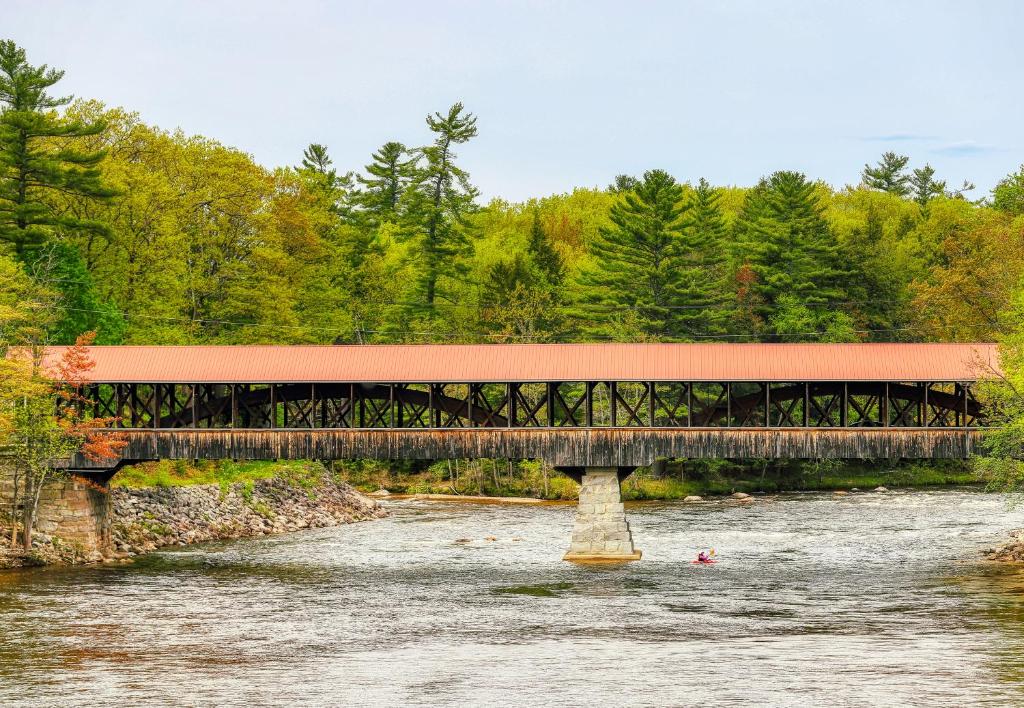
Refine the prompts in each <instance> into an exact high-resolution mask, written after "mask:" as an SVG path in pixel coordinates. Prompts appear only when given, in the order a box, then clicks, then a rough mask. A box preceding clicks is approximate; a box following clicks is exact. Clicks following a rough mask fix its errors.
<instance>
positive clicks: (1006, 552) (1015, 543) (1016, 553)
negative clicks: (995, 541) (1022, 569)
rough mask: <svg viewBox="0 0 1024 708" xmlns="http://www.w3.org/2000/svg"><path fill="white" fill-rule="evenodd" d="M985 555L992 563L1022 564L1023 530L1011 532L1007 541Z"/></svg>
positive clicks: (1023, 550)
mask: <svg viewBox="0 0 1024 708" xmlns="http://www.w3.org/2000/svg"><path fill="white" fill-rule="evenodd" d="M985 553H986V557H987V558H988V559H989V560H992V561H999V562H1001V563H1024V529H1021V530H1019V531H1015V532H1013V533H1012V534H1011V535H1010V538H1009V540H1007V541H1006V542H1004V543H1002V544H1000V545H999V546H996V547H995V548H990V549H989V550H987V551H986V552H985Z"/></svg>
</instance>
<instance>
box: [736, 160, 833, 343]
mask: <svg viewBox="0 0 1024 708" xmlns="http://www.w3.org/2000/svg"><path fill="white" fill-rule="evenodd" d="M818 191H819V190H818V187H817V186H816V185H815V184H814V183H812V182H808V181H807V179H806V177H804V175H802V174H800V173H798V172H776V173H774V174H773V175H771V176H770V177H768V178H766V179H763V180H761V182H760V183H759V184H758V185H757V186H756V187H755V188H754V189H752V190H751V191H750V192H749V193H748V195H747V199H746V202H745V203H744V205H743V211H742V212H741V213H740V216H739V219H738V222H737V225H736V230H737V239H736V248H737V256H738V260H739V261H740V262H741V263H742V264H743V266H744V267H745V268H746V269H747V273H748V277H747V280H746V282H745V284H746V289H745V290H744V292H743V293H742V305H743V306H744V307H746V308H747V309H748V311H749V312H750V313H751V315H752V324H754V325H755V326H757V327H759V328H760V329H761V331H762V332H763V333H764V334H766V335H768V336H769V337H772V336H774V337H780V336H781V337H783V338H785V337H786V335H787V331H788V330H789V329H790V328H791V326H792V323H793V322H794V320H795V319H800V318H804V319H809V324H811V325H813V327H812V329H809V330H806V331H807V332H809V333H813V332H816V331H819V330H820V329H821V327H822V326H823V325H826V324H827V321H828V320H830V319H831V318H833V314H832V313H833V312H834V309H835V307H836V306H837V305H838V304H839V303H843V302H844V301H845V300H847V287H848V286H849V284H850V283H851V282H852V280H851V279H850V275H851V273H850V271H849V270H848V269H847V263H848V261H847V259H846V258H845V257H844V253H843V252H842V248H841V245H840V244H839V243H838V241H837V240H836V238H835V236H834V235H833V233H832V230H831V228H830V226H829V224H828V221H827V220H826V218H825V211H824V207H823V206H822V203H821V197H820V196H819V194H818ZM798 306H799V307H802V308H803V309H802V310H799V311H795V310H794V308H796V307H798ZM812 309H813V312H806V313H805V312H804V310H812ZM780 326H781V327H782V328H783V330H787V331H782V330H780V329H779V327H780Z"/></svg>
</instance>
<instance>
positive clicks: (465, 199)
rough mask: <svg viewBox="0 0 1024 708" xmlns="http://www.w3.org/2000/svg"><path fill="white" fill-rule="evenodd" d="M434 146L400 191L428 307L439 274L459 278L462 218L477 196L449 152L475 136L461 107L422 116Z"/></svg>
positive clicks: (464, 240) (465, 245)
mask: <svg viewBox="0 0 1024 708" xmlns="http://www.w3.org/2000/svg"><path fill="white" fill-rule="evenodd" d="M427 126H428V127H429V128H430V130H431V131H432V132H433V133H434V135H435V138H434V144H433V145H428V146H426V147H423V148H420V149H419V151H418V152H419V155H420V156H421V158H422V159H421V164H419V165H418V166H417V167H416V169H415V170H414V172H413V178H412V182H411V184H410V185H409V187H408V188H407V189H406V192H405V204H404V210H405V214H404V217H405V223H406V226H407V227H408V228H409V230H410V231H411V235H412V237H413V238H414V239H415V241H414V243H415V248H414V251H415V253H416V267H417V269H418V273H419V281H420V283H419V284H420V290H421V296H422V300H423V303H424V304H425V305H427V307H428V308H431V309H432V308H433V306H434V301H435V300H436V298H437V284H438V281H439V280H440V278H441V276H442V275H443V274H445V273H446V272H447V273H451V274H462V273H464V272H465V264H464V263H463V262H462V257H463V256H464V255H465V254H466V253H467V251H468V250H469V247H470V244H469V239H468V237H467V235H466V231H467V229H468V227H469V224H468V222H467V220H466V217H467V216H468V215H469V214H470V213H471V212H472V211H473V210H474V209H475V208H476V198H477V196H478V195H479V192H478V191H477V189H476V187H474V186H473V185H472V183H471V182H470V181H469V173H468V172H466V171H465V170H463V169H462V168H461V167H459V166H458V165H457V164H456V163H455V159H456V154H455V152H454V147H455V146H456V145H461V144H463V143H465V142H468V141H469V140H470V139H472V138H473V137H475V136H476V134H477V133H476V116H474V115H473V114H472V113H468V112H465V111H464V109H463V106H462V104H461V103H456V104H455V105H453V106H452V107H451V108H449V109H448V113H447V114H442V113H434V114H433V115H428V116H427Z"/></svg>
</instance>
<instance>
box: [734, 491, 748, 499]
mask: <svg viewBox="0 0 1024 708" xmlns="http://www.w3.org/2000/svg"><path fill="white" fill-rule="evenodd" d="M732 498H733V499H749V498H750V495H749V494H747V493H746V492H733V494H732Z"/></svg>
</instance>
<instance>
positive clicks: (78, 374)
mask: <svg viewBox="0 0 1024 708" xmlns="http://www.w3.org/2000/svg"><path fill="white" fill-rule="evenodd" d="M93 339H94V335H93V334H92V333H88V334H85V335H82V336H81V337H79V338H78V341H77V342H76V343H75V345H74V346H72V347H68V348H67V349H66V350H65V351H64V353H63V355H62V356H61V358H60V360H59V361H58V362H56V363H54V364H53V365H52V366H49V367H48V366H47V365H46V361H45V355H46V351H45V349H44V348H43V347H41V346H36V347H33V348H32V349H31V369H30V371H29V373H28V374H27V377H26V381H25V382H24V385H23V386H21V387H20V395H19V397H18V398H17V399H16V400H14V401H13V402H12V405H11V406H10V407H11V408H12V409H13V425H12V426H11V431H10V434H9V436H8V437H9V441H8V442H9V447H10V449H11V452H12V453H13V455H12V456H13V460H14V485H13V492H14V494H13V496H14V499H13V501H14V508H18V507H20V508H21V526H22V545H23V547H24V548H25V550H26V551H27V550H30V549H31V547H32V529H33V525H34V523H35V518H36V513H37V511H38V508H39V498H40V494H41V493H42V490H43V487H44V486H45V485H46V483H47V482H48V481H50V480H51V479H52V478H53V477H54V476H56V475H59V474H60V473H61V470H63V469H64V468H65V465H66V464H67V462H68V461H69V460H70V458H71V457H72V456H73V455H75V454H77V453H81V454H82V455H84V456H85V457H86V458H87V459H89V460H92V461H94V462H102V461H104V460H114V459H116V458H117V457H118V455H119V453H120V450H122V449H123V448H124V446H125V444H126V443H125V441H124V439H123V438H122V437H121V436H119V435H118V434H117V433H114V432H111V431H109V430H107V428H109V426H110V425H111V424H112V423H113V422H114V421H115V419H113V418H96V417H90V416H89V415H88V413H89V406H88V405H87V404H88V399H87V398H86V391H87V387H88V385H89V383H90V381H89V372H90V371H91V370H92V369H93V367H94V366H95V363H94V362H93V361H92V359H91V358H90V357H89V352H88V347H89V345H90V344H91V343H92V341H93ZM15 534H16V530H15V529H12V543H13V542H14V539H15Z"/></svg>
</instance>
